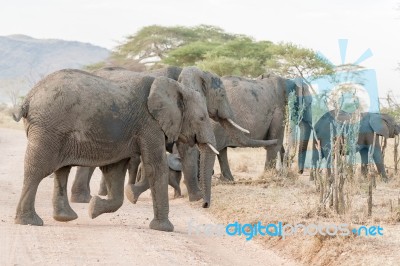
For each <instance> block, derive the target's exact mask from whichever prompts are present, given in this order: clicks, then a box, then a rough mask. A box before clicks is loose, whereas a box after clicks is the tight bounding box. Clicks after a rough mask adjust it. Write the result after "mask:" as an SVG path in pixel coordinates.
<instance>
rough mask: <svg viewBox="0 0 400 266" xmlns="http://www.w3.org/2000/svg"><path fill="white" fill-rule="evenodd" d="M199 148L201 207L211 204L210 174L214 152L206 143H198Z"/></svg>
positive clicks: (212, 167) (207, 206)
mask: <svg viewBox="0 0 400 266" xmlns="http://www.w3.org/2000/svg"><path fill="white" fill-rule="evenodd" d="M198 146H199V150H200V186H201V188H202V191H203V208H209V207H210V204H211V176H212V173H213V169H214V162H215V153H214V152H213V151H212V150H211V148H210V147H209V146H208V145H207V144H199V145H198Z"/></svg>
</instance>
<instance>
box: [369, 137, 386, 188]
mask: <svg viewBox="0 0 400 266" xmlns="http://www.w3.org/2000/svg"><path fill="white" fill-rule="evenodd" d="M376 138H377V139H376V145H375V149H374V154H373V158H374V162H375V165H376V169H377V170H378V173H379V174H380V175H381V176H382V180H383V181H384V182H388V178H387V175H386V171H385V164H384V162H383V157H382V151H381V146H380V145H379V138H378V136H377V137H376ZM374 184H375V182H374Z"/></svg>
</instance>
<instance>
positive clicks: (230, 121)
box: [85, 67, 277, 207]
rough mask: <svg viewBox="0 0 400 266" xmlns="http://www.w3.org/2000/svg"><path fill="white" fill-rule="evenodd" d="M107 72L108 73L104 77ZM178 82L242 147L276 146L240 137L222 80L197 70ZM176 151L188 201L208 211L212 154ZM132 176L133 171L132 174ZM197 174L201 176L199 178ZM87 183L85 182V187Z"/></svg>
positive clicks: (114, 76)
mask: <svg viewBox="0 0 400 266" xmlns="http://www.w3.org/2000/svg"><path fill="white" fill-rule="evenodd" d="M104 72H107V73H104ZM95 74H96V75H101V76H104V77H106V78H107V79H110V80H113V81H118V80H121V79H124V78H126V77H129V76H136V75H140V74H137V73H135V72H131V71H128V70H121V69H114V70H112V69H108V70H107V69H104V70H102V72H96V73H95ZM178 81H179V82H180V83H181V84H182V85H183V86H184V87H185V88H188V89H190V90H194V91H197V92H199V93H200V94H201V95H202V97H203V99H205V101H206V104H207V110H208V114H209V116H210V118H212V119H213V120H214V121H216V122H218V123H219V124H221V126H222V127H223V128H224V129H225V130H226V132H227V134H229V135H230V136H231V137H232V138H233V139H235V140H236V141H237V143H240V144H241V145H243V146H245V147H266V146H270V145H275V144H276V143H277V140H267V141H265V140H254V139H251V138H249V137H248V136H247V135H245V134H243V131H244V132H248V131H247V130H245V129H243V128H242V127H240V126H239V125H238V124H236V123H235V122H234V119H235V118H234V115H233V111H232V109H231V107H230V103H229V100H228V98H227V94H226V91H225V87H224V85H223V83H222V81H221V79H220V78H219V77H218V76H217V75H215V74H213V73H210V72H205V71H202V70H200V69H198V68H196V67H186V68H184V69H183V70H182V71H181V74H180V76H179V79H178ZM177 148H178V151H179V154H180V157H181V160H182V172H183V175H184V178H185V184H186V187H187V190H188V194H189V200H190V201H196V200H200V199H203V207H209V206H210V201H211V175H212V171H213V165H214V161H215V153H214V152H212V151H210V150H209V149H208V148H207V149H204V147H202V146H199V147H198V148H197V147H190V145H188V143H187V142H185V141H178V142H177ZM199 150H200V152H201V154H205V156H200V161H201V164H204V165H206V167H200V168H199V167H198V163H197V161H198V158H199ZM132 173H133V171H132ZM199 173H200V174H199ZM199 175H200V176H205V179H202V178H200V181H201V189H200V187H199V184H198V176H199ZM135 180H136V175H133V176H132V175H130V178H129V182H128V186H131V188H132V189H130V190H127V192H126V196H127V198H128V199H129V200H130V201H131V202H135V201H136V200H137V197H138V195H137V194H136V195H135V194H134V193H131V192H134V191H135V190H134V188H133V186H134V183H135ZM86 183H87V182H85V184H86Z"/></svg>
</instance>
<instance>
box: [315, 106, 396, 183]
mask: <svg viewBox="0 0 400 266" xmlns="http://www.w3.org/2000/svg"><path fill="white" fill-rule="evenodd" d="M351 119H352V115H351V114H350V113H346V112H344V111H340V112H339V113H338V114H337V113H336V112H335V111H330V112H327V113H325V114H324V115H323V116H322V117H321V118H320V119H319V120H318V122H317V123H316V124H315V126H314V129H315V134H316V139H317V140H318V141H319V143H320V147H321V150H320V152H321V157H322V158H321V159H323V158H325V159H326V160H327V171H328V176H329V177H331V163H330V161H331V159H330V158H331V155H330V152H329V151H330V150H331V131H330V128H331V124H332V123H333V121H334V120H336V121H337V122H338V124H339V126H340V125H343V123H344V122H346V124H347V125H348V124H349V121H350V120H351ZM359 125H360V129H359V134H358V140H357V145H358V147H357V151H358V152H360V155H361V171H362V173H363V175H366V173H367V165H368V150H369V148H370V146H372V145H373V141H374V132H375V133H376V140H375V147H374V153H373V159H374V162H375V165H376V168H377V170H378V172H379V174H380V175H381V176H382V179H383V180H384V181H385V182H386V181H387V176H386V172H385V166H384V162H383V160H382V152H381V146H380V144H379V136H383V137H385V138H394V137H395V135H398V134H399V133H400V126H399V125H397V124H396V123H395V121H394V119H393V117H391V116H390V115H387V114H376V113H361V118H360V122H359ZM332 128H333V129H334V130H335V128H334V127H332ZM334 134H336V131H334ZM335 137H338V136H335ZM341 137H344V136H341ZM318 158H319V155H318V148H317V142H316V140H315V139H314V141H313V158H312V164H313V168H314V169H315V168H316V166H317V161H318ZM312 179H313V177H312Z"/></svg>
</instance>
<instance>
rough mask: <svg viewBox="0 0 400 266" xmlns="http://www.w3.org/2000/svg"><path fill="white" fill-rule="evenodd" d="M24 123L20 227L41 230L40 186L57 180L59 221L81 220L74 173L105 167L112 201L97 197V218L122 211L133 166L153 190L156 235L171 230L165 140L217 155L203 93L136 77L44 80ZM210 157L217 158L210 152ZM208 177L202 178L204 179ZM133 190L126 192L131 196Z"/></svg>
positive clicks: (81, 75) (29, 101) (26, 106)
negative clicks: (71, 195)
mask: <svg viewBox="0 0 400 266" xmlns="http://www.w3.org/2000/svg"><path fill="white" fill-rule="evenodd" d="M21 118H23V119H24V124H25V129H26V135H27V137H28V145H27V149H26V156H25V168H24V183H23V188H22V193H21V197H20V200H19V203H18V206H17V210H16V216H15V222H16V223H18V224H31V225H43V220H42V219H41V218H40V217H39V216H38V215H37V213H36V211H35V197H36V191H37V189H38V186H39V183H40V181H41V180H42V179H43V178H44V177H46V176H48V175H49V174H51V173H53V172H54V173H55V177H54V194H53V208H54V212H53V218H54V219H56V220H58V221H69V220H73V219H76V218H77V215H76V213H75V212H74V211H73V210H72V208H71V207H70V205H69V202H68V198H67V191H66V188H67V179H68V174H69V171H70V168H71V166H74V165H78V166H89V167H94V166H100V169H101V170H102V172H103V175H104V179H105V182H106V184H107V189H108V192H109V193H108V199H101V198H100V197H97V196H95V197H93V198H92V199H91V201H90V205H89V215H90V216H91V217H92V218H95V217H97V216H98V215H100V214H102V213H105V212H114V211H116V210H117V209H118V208H119V207H120V206H121V205H122V203H123V199H124V188H123V186H124V179H125V178H124V177H125V172H126V169H127V163H128V160H129V159H130V160H134V161H135V162H136V163H135V165H136V166H138V165H139V162H140V157H139V155H140V156H141V157H142V161H143V167H144V168H145V172H146V176H147V178H149V183H150V187H151V191H152V198H153V209H154V219H153V220H152V221H151V223H150V228H152V229H156V230H162V231H172V230H173V225H172V224H171V222H170V221H169V219H168V213H169V204H168V189H167V186H168V185H167V174H166V173H167V171H168V166H167V159H166V151H165V142H166V140H165V138H166V137H167V139H168V141H169V142H172V141H176V140H178V139H180V140H181V141H187V142H189V143H190V144H192V145H194V144H197V145H198V146H200V147H203V146H205V147H204V148H203V149H202V150H207V149H215V148H213V145H215V138H214V134H213V133H212V130H211V125H210V122H209V120H208V112H207V109H206V103H205V102H204V99H203V98H202V97H201V96H200V94H199V93H197V92H195V91H193V90H188V89H186V88H184V87H183V86H181V84H179V83H178V82H176V81H174V80H171V79H168V78H165V77H158V78H153V77H148V76H144V77H136V78H130V79H126V80H125V81H124V82H120V83H116V82H111V81H109V80H107V79H103V78H101V77H98V76H94V75H92V74H89V73H87V72H84V71H79V70H61V71H58V72H55V73H53V74H51V75H49V76H47V77H46V78H44V79H43V80H42V81H40V82H39V83H38V84H37V85H36V86H35V87H34V88H33V89H32V90H31V91H30V92H29V93H28V95H27V97H26V98H25V100H24V102H23V103H22V105H21V107H20V108H19V110H18V112H17V113H16V114H14V119H15V120H16V121H19V120H20V119H21ZM211 152H212V151H211ZM203 178H204V177H203ZM130 189H131V187H130V186H127V187H126V188H125V191H129V190H130Z"/></svg>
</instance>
